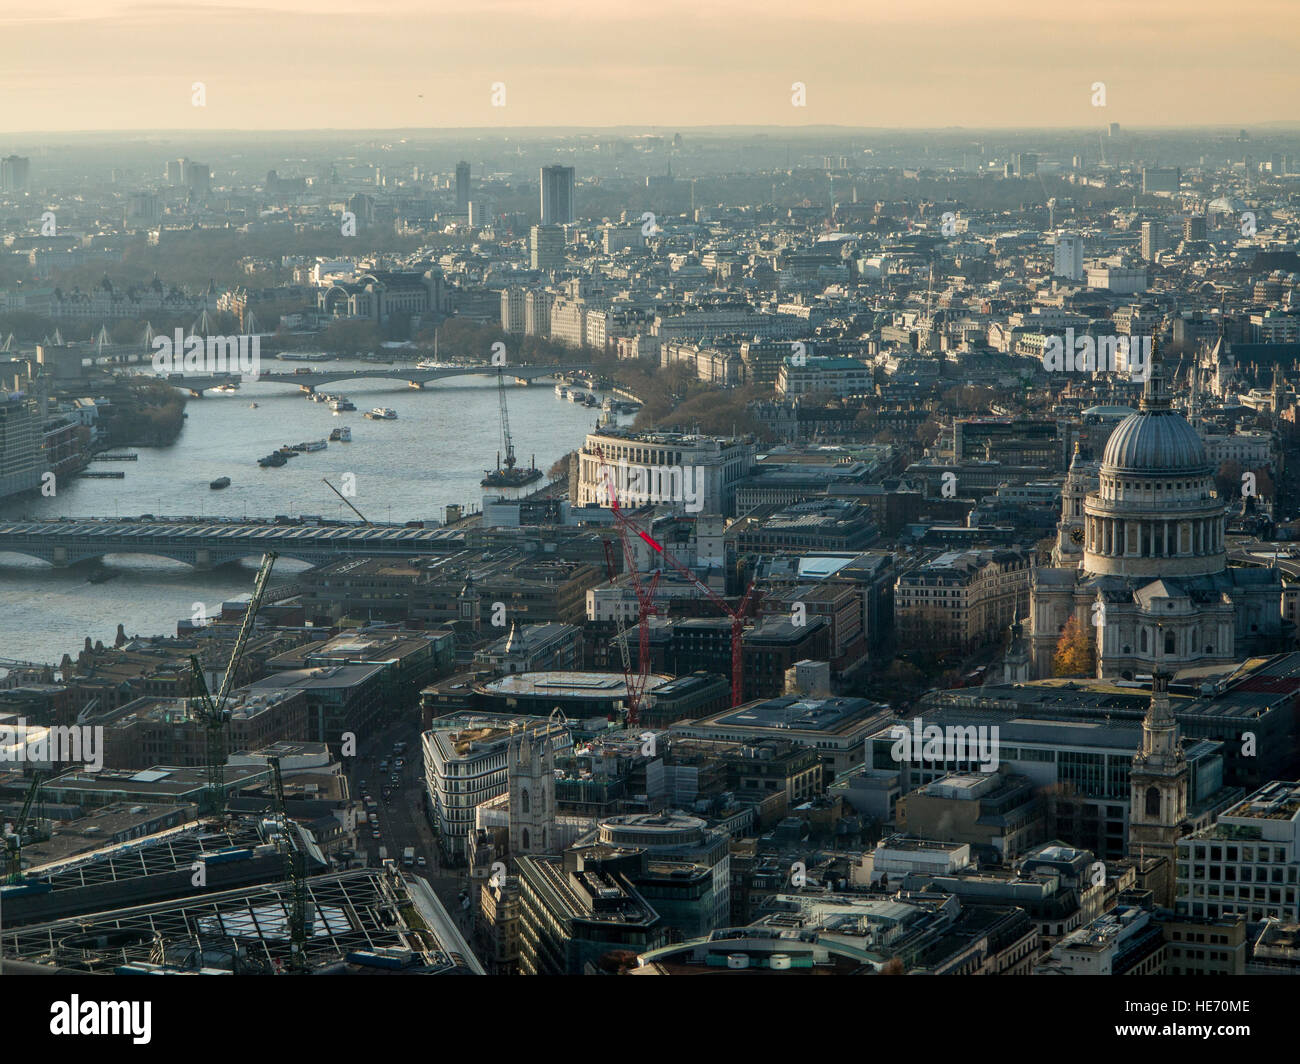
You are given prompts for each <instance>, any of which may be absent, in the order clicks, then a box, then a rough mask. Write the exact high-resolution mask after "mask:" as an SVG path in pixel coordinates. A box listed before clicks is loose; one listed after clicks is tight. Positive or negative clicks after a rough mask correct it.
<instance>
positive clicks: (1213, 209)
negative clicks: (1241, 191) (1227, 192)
mask: <svg viewBox="0 0 1300 1064" xmlns="http://www.w3.org/2000/svg"><path fill="white" fill-rule="evenodd" d="M1245 209H1246V204H1245V203H1243V202H1242V201H1241V200H1239V199H1237V197H1236V196H1220V197H1218V198H1217V199H1213V200H1211V201H1210V205H1209V206H1208V207H1207V208H1206V209H1205V213H1206V214H1240V213H1241V212H1242V211H1244V210H1245Z"/></svg>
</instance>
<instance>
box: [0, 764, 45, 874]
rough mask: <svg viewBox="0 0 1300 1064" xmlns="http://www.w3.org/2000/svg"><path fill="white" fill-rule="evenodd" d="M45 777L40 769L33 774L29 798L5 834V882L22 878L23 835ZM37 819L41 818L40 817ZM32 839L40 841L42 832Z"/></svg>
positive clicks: (28, 792) (28, 791)
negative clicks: (8, 831) (10, 828)
mask: <svg viewBox="0 0 1300 1064" xmlns="http://www.w3.org/2000/svg"><path fill="white" fill-rule="evenodd" d="M44 779H45V773H44V772H42V771H40V770H39V769H38V770H37V771H36V773H35V774H34V775H33V776H32V784H31V786H30V787H28V788H27V798H26V800H24V802H23V808H22V812H20V813H19V814H18V819H17V820H16V821H14V824H13V830H12V831H11V832H10V833H9V834H7V835H5V878H4V882H5V883H8V884H13V883H18V882H20V881H21V880H22V877H23V836H24V835H25V834H26V832H27V825H28V823H29V822H30V819H31V814H32V805H33V804H35V802H36V797H37V795H38V794H40V790H41V781H42V780H44ZM37 819H38V820H39V818H37ZM46 837H48V836H46ZM31 841H32V842H37V841H40V834H39V833H38V834H36V835H33V837H32V839H31Z"/></svg>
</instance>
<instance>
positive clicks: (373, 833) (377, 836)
mask: <svg viewBox="0 0 1300 1064" xmlns="http://www.w3.org/2000/svg"><path fill="white" fill-rule="evenodd" d="M370 837H371V838H372V839H382V838H383V836H382V835H381V834H379V829H378V828H375V829H374V830H373V831H371V832H370Z"/></svg>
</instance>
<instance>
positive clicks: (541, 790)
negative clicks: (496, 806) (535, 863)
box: [506, 721, 558, 857]
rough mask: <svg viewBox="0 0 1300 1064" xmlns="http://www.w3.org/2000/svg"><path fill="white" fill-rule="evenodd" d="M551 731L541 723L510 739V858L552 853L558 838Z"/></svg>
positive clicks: (526, 727)
mask: <svg viewBox="0 0 1300 1064" xmlns="http://www.w3.org/2000/svg"><path fill="white" fill-rule="evenodd" d="M550 733H551V727H550V725H549V724H548V723H546V722H542V721H539V722H538V723H537V724H535V725H534V724H527V725H525V726H524V727H523V729H522V730H521V731H519V732H518V733H517V734H515V735H513V736H511V738H510V743H509V746H508V748H507V751H506V777H507V779H508V781H509V785H510V855H511V856H512V857H519V856H521V855H523V854H530V853H551V852H554V851H555V850H556V849H558V847H557V846H556V834H555V748H554V745H553V743H552V740H551V734H550Z"/></svg>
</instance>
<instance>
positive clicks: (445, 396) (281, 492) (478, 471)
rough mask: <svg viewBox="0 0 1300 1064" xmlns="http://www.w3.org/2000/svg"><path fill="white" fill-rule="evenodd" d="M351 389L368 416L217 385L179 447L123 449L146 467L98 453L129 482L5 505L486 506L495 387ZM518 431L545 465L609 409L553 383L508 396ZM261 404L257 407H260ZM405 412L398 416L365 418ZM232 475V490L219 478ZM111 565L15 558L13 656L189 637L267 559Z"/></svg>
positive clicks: (123, 513) (2, 508)
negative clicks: (279, 461)
mask: <svg viewBox="0 0 1300 1064" xmlns="http://www.w3.org/2000/svg"><path fill="white" fill-rule="evenodd" d="M302 364H303V363H292V362H277V361H274V360H267V362H266V363H264V364H263V367H262V368H263V372H284V371H285V370H286V369H288V368H290V367H293V366H295V365H302ZM319 365H320V366H321V367H324V366H326V365H328V366H329V368H335V367H339V366H342V367H350V368H366V369H374V368H376V367H375V366H374V364H373V363H363V362H353V361H345V362H328V363H327V362H326V361H325V360H322V361H321V363H320V364H319ZM320 390H321V391H328V392H331V393H333V394H343V395H346V396H348V398H349V399H351V400H352V402H353V403H355V404H356V406H357V410H355V411H352V412H348V413H340V414H332V413H331V411H330V409H329V407H328V406H327V405H326V404H325V403H317V402H310V401H308V400H307V399H306V398H304V396H303V395H302V393H301V392H299V391H298V390H297V389H296V388H293V387H291V386H286V385H284V384H268V383H265V382H255V383H248V382H246V383H244V384H243V385H242V386H241V388H240V389H239V391H237V392H235V393H232V394H226V395H218V394H215V393H212V392H209V393H207V396H206V397H205V398H203V399H197V400H196V399H192V400H190V401H189V403H187V405H186V408H185V410H186V413H187V415H188V417H187V419H186V422H185V427H184V429H183V430H182V431H181V434H180V436H179V437H178V439H177V440H176V442H175V443H174V444H172V445H170V446H168V447H153V448H150V447H124V448H120V449H119V450H120V451H123V452H125V451H129V452H131V453H134V454H138V455H139V456H140V457H139V460H138V461H134V462H119V463H107V462H94V463H92V464H91V465H90V467H89V469H88V471H95V472H104V471H112V470H120V471H122V472H124V473H125V474H126V476H125V478H124V479H122V480H110V479H103V480H101V479H70V480H68V481H66V482H65V483H61V484H59V485H58V494H57V495H56V496H54V497H53V498H44V497H41V496H40V495H36V494H30V495H24V496H21V497H16V498H10V499H7V500H5V501H4V502H3V503H0V518H3V519H7V520H14V519H17V518H22V517H25V516H31V517H39V518H50V517H58V516H63V515H68V516H76V517H128V516H138V515H140V514H146V513H148V514H156V515H160V516H161V515H168V516H174V515H195V516H209V515H211V516H232V517H235V516H249V517H273V516H275V515H276V514H291V515H294V516H297V515H300V514H318V515H320V516H322V517H325V518H331V519H332V518H338V519H341V520H355V519H356V517H355V515H354V514H353V513H352V512H351V511H350V510H349V509H348V508H347V507H346V506H345V505H344V504H343V502H342V501H341V500H340V499H339V498H338V497H337V496H336V495H334V494H333V492H331V491H330V489H329V488H328V487H326V485H325V484H323V483H322V482H321V478H322V477H325V478H328V479H329V481H330V483H332V484H333V485H334V486H335V487H336V488H342V487H343V486H344V475H345V474H351V478H349V481H348V483H350V484H352V485H354V486H355V492H356V493H355V495H353V496H352V497H351V498H350V501H351V502H352V503H353V504H354V505H355V506H356V507H357V508H358V509H359V510H360V511H361V512H362V513H363V514H365V515H366V517H367V518H369V519H370V520H371V521H376V522H386V521H399V522H400V521H411V520H430V519H432V520H434V521H439V522H441V521H442V520H443V519H444V516H445V510H446V507H447V506H448V505H449V504H456V505H460V506H463V507H465V508H466V509H469V508H471V507H479V506H480V505H481V502H482V494H483V491H484V489H483V488H481V487H480V486H479V480H480V479H481V478H482V476H483V474H484V472H485V471H486V470H488V469H490V468H492V466H493V465H494V464H495V462H496V455H497V451H498V450H499V449H500V448H501V419H500V415H499V407H498V399H497V385H496V381H495V380H494V379H492V378H489V377H477V376H476V377H453V378H450V379H447V380H442V381H438V382H437V383H435V384H431V385H427V386H426V387H425V389H424V390H422V391H420V390H416V389H413V388H410V387H408V386H406V385H405V384H402V383H400V382H396V381H394V382H388V381H380V380H367V381H340V382H338V383H337V384H331V385H327V386H325V387H322V388H321V389H320ZM507 394H508V402H509V408H510V429H511V434H512V436H513V438H514V443H515V452H516V455H517V456H518V459H519V464H521V465H527V464H528V463H529V462H530V461H531V460H532V459H533V457H534V456H536V462H537V466H538V468H539V469H541V470H542V471H543V472H546V471H547V470H549V469H550V467H551V465H552V464H553V463H554V462H555V460H556V459H558V458H560V457H562V456H563V455H565V454H567V453H568V452H569V451H572V450H576V449H577V448H578V447H579V446H581V444H582V440H583V436H584V435H585V433H587V432H588V431H590V430H591V429H592V428H593V427H594V426H595V424H596V421H597V419H598V418H599V417H600V411H599V410H595V409H591V408H588V407H583V406H579V405H577V404H574V403H571V402H568V401H565V400H562V399H559V398H557V397H556V395H555V391H554V386H553V384H551V383H547V382H539V383H536V384H533V385H531V386H529V387H520V386H517V385H513V384H512V385H511V387H510V388H509V390H508V393H507ZM253 403H256V404H257V406H256V408H255V409H254V408H253V407H252V405H251V404H253ZM373 407H390V408H392V409H393V410H395V411H396V412H397V415H398V416H397V420H395V421H372V420H369V419H367V418H365V417H363V416H362V415H363V414H364V413H365V411H367V410H369V409H371V408H373ZM345 425H346V426H347V427H349V428H350V429H351V430H352V442H351V443H330V444H329V447H328V448H327V449H326V450H323V451H318V452H315V453H309V454H300V455H298V456H297V457H296V458H293V459H291V460H290V461H289V462H288V464H287V465H284V466H282V467H280V468H278V469H261V468H259V467H258V465H257V459H258V458H260V457H262V456H263V455H265V454H267V453H268V452H270V451H272V450H275V449H276V448H278V447H280V446H282V445H283V444H286V443H287V444H296V443H299V442H303V441H312V440H319V439H323V438H326V437H328V436H329V434H330V431H331V430H332V429H334V428H336V427H342V426H345ZM223 476H225V477H230V480H231V484H230V486H229V487H228V488H225V489H224V490H213V489H212V488H210V487H209V483H210V482H211V481H213V480H215V479H216V478H218V477H223ZM544 483H545V480H541V481H538V482H537V483H536V484H534V485H532V486H531V487H530V489H529V490H535V489H536V488H537V487H540V486H541V485H542V484H544ZM104 566H105V568H106V569H107V570H108V571H109V572H111V573H113V574H116V575H114V576H113V578H112V579H109V580H107V581H105V582H103V583H90V582H89V579H88V576H89V573H90V572H91V571H92V570H93V568H94V567H93V565H79V566H75V567H73V568H71V569H62V570H60V569H53V568H51V567H50V566H48V565H46V564H44V563H42V562H38V561H35V560H33V559H29V558H23V557H20V556H18V555H13V554H0V658H9V659H18V660H23V661H38V662H58V661H59V660H60V659H61V658H62V656H63V655H64V654H65V653H68V654H72V655H73V656H74V657H75V656H76V654H77V651H79V650H80V649H81V646H82V644H83V642H84V640H85V638H86V637H87V636H89V637H90V638H91V639H92V640H103V642H104V643H106V644H109V643H111V642H112V640H113V637H114V634H115V633H116V631H117V626H118V624H119V623H120V624H122V625H123V626H124V627H125V630H126V633H127V635H137V634H138V635H164V634H166V635H174V634H175V632H176V622H177V621H178V620H180V619H181V618H183V617H184V618H188V617H189V616H190V615H191V613H192V612H193V609H194V604H195V603H198V602H202V603H203V604H204V606H205V608H206V610H207V611H208V613H209V614H211V613H213V612H215V610H216V609H217V608H218V607H219V605H220V603H221V602H223V601H226V600H230V599H234V598H237V597H239V596H240V595H246V594H247V593H248V591H249V590H250V589H251V586H252V580H253V575H254V573H255V572H256V567H257V559H248V560H246V561H245V562H243V563H242V564H240V565H238V566H225V567H222V568H219V569H216V570H213V571H210V572H196V571H194V570H192V569H190V568H189V567H188V566H185V565H182V564H179V563H177V562H172V561H168V560H166V559H162V558H153V557H149V558H142V557H139V556H132V555H110V556H109V557H107V558H106V559H105V561H104ZM304 568H306V567H305V566H304V565H303V564H301V563H297V562H293V561H290V560H281V561H279V562H277V563H276V569H275V573H274V574H273V576H272V584H273V585H275V584H283V583H287V582H291V581H292V580H293V579H294V575H295V574H296V573H298V572H301V571H302V570H303V569H304Z"/></svg>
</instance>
